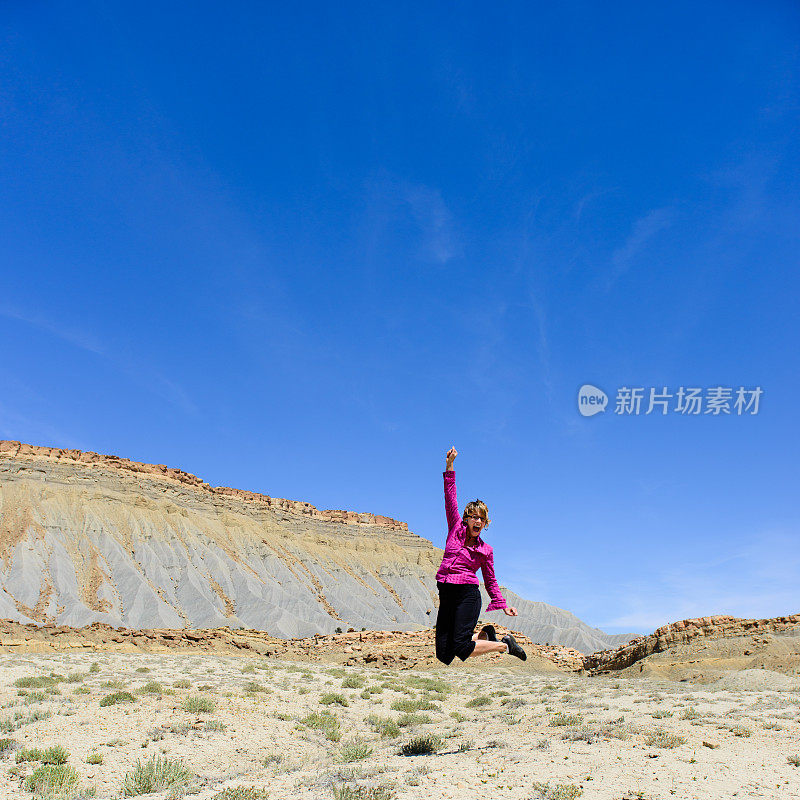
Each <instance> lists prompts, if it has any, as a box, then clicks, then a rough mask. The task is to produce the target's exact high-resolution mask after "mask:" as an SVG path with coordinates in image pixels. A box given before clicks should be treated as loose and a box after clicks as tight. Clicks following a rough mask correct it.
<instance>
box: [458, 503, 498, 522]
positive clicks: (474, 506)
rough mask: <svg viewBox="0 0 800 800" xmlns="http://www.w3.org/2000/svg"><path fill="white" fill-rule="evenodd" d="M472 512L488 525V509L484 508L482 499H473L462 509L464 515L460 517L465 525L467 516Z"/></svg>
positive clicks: (484, 504)
mask: <svg viewBox="0 0 800 800" xmlns="http://www.w3.org/2000/svg"><path fill="white" fill-rule="evenodd" d="M472 514H477V515H478V516H479V517H483V524H484V525H488V524H489V523H490V522H491V520H490V519H489V509H488V508H486V503H484V502H483V500H473V501H471V502H469V503H467V507H466V508H465V509H464V516H463V517H462V519H463V521H464V524H465V525H466V524H467V517H469V516H471V515H472Z"/></svg>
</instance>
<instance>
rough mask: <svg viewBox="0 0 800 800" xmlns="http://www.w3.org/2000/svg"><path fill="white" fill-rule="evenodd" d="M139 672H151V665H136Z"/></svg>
mask: <svg viewBox="0 0 800 800" xmlns="http://www.w3.org/2000/svg"><path fill="white" fill-rule="evenodd" d="M136 671H137V672H150V667H136Z"/></svg>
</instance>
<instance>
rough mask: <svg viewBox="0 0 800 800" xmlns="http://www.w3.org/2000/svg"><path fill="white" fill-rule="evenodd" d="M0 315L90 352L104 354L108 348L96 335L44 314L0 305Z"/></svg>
mask: <svg viewBox="0 0 800 800" xmlns="http://www.w3.org/2000/svg"><path fill="white" fill-rule="evenodd" d="M0 317H5V318H6V319H11V320H15V321H17V322H24V323H26V324H27V325H31V326H33V327H34V328H38V329H39V330H41V331H44V332H45V333H49V334H52V335H53V336H56V337H58V338H59V339H63V340H64V341H65V342H69V344H71V345H74V346H75V347H78V348H80V349H81V350H87V351H88V352H90V353H96V354H97V355H104V354H105V352H106V349H105V347H104V345H103V344H101V343H100V342H99V341H98V340H97V339H96V338H95V337H94V336H91V335H90V334H88V333H86V332H85V331H81V330H78V329H77V328H74V327H71V326H70V325H67V324H65V323H62V322H59V321H56V320H54V319H52V318H49V317H45V316H44V315H42V314H27V313H24V312H22V311H20V310H19V309H17V308H13V307H11V306H7V305H3V306H0Z"/></svg>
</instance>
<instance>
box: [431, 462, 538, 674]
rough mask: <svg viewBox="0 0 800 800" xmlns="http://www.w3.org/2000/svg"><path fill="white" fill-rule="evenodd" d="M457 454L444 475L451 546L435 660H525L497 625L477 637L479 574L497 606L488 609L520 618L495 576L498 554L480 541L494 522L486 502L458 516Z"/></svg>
mask: <svg viewBox="0 0 800 800" xmlns="http://www.w3.org/2000/svg"><path fill="white" fill-rule="evenodd" d="M457 455H458V451H457V450H456V449H455V447H451V448H450V450H449V451H448V453H447V464H446V468H445V471H444V509H445V513H446V514H447V543H446V544H445V548H444V557H443V558H442V565H441V566H440V567H439V571H438V572H437V573H436V585H437V586H438V587H439V613H438V615H437V617H436V658H438V659H439V661H441V662H443V663H445V664H450V663H451V662H452V661H453V659H454V658H455V657H456V656H458V657H459V658H460V659H461V660H462V661H466V660H467V659H468V658H469V657H470V656H479V655H482V654H483V653H510V654H511V655H512V656H516V657H517V658H521V659H522V660H523V661H525V659H526V658H527V657H528V656H527V655H526V654H525V651H524V650H523V649H522V648H521V647H520V646H519V645H518V644H517V642H516V640H515V639H514V637H513V636H512V635H511V634H510V633H509V634H507V635H506V636H504V637H503V638H502V639H501V640H500V641H499V642H498V641H497V635H496V633H495V629H494V626H493V625H485V626H484V627H483V628H481V631H480V633H476V634H473V631H474V630H475V625H476V624H477V622H478V617H479V616H480V613H481V593H480V591H479V590H478V579H477V578H476V577H475V572H476V570H477V569H478V567H480V568H481V572H482V573H483V582H484V583H485V584H486V591H487V592H489V596H490V597H491V599H492V602H491V603H489V605H488V606H487V607H486V610H487V611H494V610H495V609H497V608H502V609H503V611H505V613H506V615H507V616H509V617H516V616H517V609H516V608H509V607H508V606H506V601H505V600H504V599H503V595H502V594H500V587H499V586H498V584H497V579H496V578H495V576H494V553H493V551H492V547H491V545H488V544H486V542H484V541H483V539H481V531H482V530H484V529H485V528H486V526H487V525H488V524H489V522H490V521H491V520H490V519H489V510H488V509H487V508H486V503H484V502H483V501H482V500H473V501H472V502H471V503H467V506H466V508H465V509H464V516H463V519H462V518H461V517H459V515H458V500H457V499H456V473H455V472H454V471H453V461H455V458H456V456H457Z"/></svg>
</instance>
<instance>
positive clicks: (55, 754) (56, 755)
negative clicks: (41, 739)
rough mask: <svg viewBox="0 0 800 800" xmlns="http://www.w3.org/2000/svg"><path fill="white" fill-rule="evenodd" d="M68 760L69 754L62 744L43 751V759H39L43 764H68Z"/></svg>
mask: <svg viewBox="0 0 800 800" xmlns="http://www.w3.org/2000/svg"><path fill="white" fill-rule="evenodd" d="M68 760H69V753H68V752H67V751H66V750H65V749H64V748H63V747H62V746H61V745H60V744H57V745H55V746H54V747H48V748H47V750H44V751H42V757H41V758H40V759H39V761H41V762H42V764H66V763H67V761H68Z"/></svg>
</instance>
